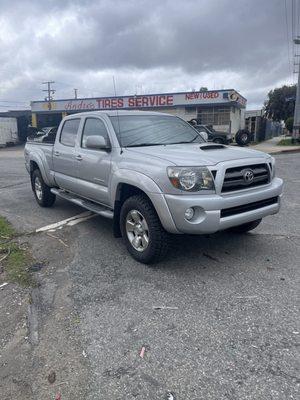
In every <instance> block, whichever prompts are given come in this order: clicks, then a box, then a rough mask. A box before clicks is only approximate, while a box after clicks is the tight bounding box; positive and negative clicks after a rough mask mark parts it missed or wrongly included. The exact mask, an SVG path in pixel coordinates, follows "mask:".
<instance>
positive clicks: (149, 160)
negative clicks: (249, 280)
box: [25, 111, 282, 263]
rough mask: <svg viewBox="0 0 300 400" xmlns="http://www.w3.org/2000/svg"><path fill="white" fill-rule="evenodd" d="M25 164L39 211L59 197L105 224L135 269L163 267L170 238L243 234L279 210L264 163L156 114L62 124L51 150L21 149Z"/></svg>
mask: <svg viewBox="0 0 300 400" xmlns="http://www.w3.org/2000/svg"><path fill="white" fill-rule="evenodd" d="M25 162H26V168H27V170H28V172H29V174H30V179H31V186H32V190H33V193H34V196H35V198H36V201H37V203H38V204H39V205H40V206H42V207H51V206H53V204H54V202H55V198H56V196H59V197H61V198H63V199H66V200H68V201H70V202H73V203H75V204H78V205H81V206H82V207H84V208H86V209H88V210H91V211H93V212H95V213H97V214H99V215H102V216H104V217H107V218H111V219H112V220H113V227H114V234H115V236H116V237H119V236H122V237H123V240H124V243H125V245H126V247H127V249H128V251H129V253H130V254H131V255H132V256H133V257H134V258H135V259H136V260H137V261H139V262H142V263H153V262H157V261H159V260H160V259H161V258H163V256H164V255H165V254H166V252H167V250H168V246H169V243H170V237H171V236H170V234H206V233H213V232H217V231H220V230H225V229H229V230H230V231H231V232H232V231H233V232H247V231H250V230H252V229H254V228H255V227H257V226H258V225H259V223H260V222H261V220H262V218H263V217H266V216H267V215H271V214H276V213H277V212H278V211H279V208H280V198H281V193H282V180H281V179H279V178H277V177H275V160H274V158H273V157H271V156H270V155H268V154H265V153H262V152H259V151H255V150H251V149H244V148H239V147H233V146H230V147H227V146H225V145H222V144H215V143H207V142H206V141H205V140H204V139H203V138H202V136H201V134H200V133H199V132H198V131H197V130H195V129H194V128H193V127H192V126H191V125H189V124H188V123H186V122H185V121H183V120H182V119H180V118H179V117H175V116H173V115H168V114H164V113H154V112H142V111H94V112H85V113H79V114H73V115H69V116H67V117H65V118H64V119H63V120H62V122H61V123H60V125H59V128H58V131H57V135H56V139H55V143H54V145H50V144H48V143H42V142H36V141H27V143H26V146H25Z"/></svg>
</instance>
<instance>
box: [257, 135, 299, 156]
mask: <svg viewBox="0 0 300 400" xmlns="http://www.w3.org/2000/svg"><path fill="white" fill-rule="evenodd" d="M284 138H285V136H284V135H282V136H277V137H273V138H272V139H269V140H266V141H264V142H261V143H259V144H254V145H251V144H250V146H249V147H251V149H254V150H260V151H264V152H265V153H269V154H280V153H297V152H300V145H299V146H277V143H279V142H280V140H281V139H284Z"/></svg>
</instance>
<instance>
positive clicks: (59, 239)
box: [47, 232, 69, 247]
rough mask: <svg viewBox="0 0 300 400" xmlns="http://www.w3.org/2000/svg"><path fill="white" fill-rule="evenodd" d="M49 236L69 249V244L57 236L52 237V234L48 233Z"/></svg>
mask: <svg viewBox="0 0 300 400" xmlns="http://www.w3.org/2000/svg"><path fill="white" fill-rule="evenodd" d="M47 236H50V237H52V238H53V239H57V240H58V241H59V242H60V243H61V244H63V245H64V246H65V247H69V246H68V245H67V243H65V242H64V241H63V240H62V239H61V238H59V237H58V236H55V235H51V233H49V232H48V233H47Z"/></svg>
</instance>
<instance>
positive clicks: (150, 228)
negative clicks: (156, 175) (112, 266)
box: [120, 195, 170, 264]
mask: <svg viewBox="0 0 300 400" xmlns="http://www.w3.org/2000/svg"><path fill="white" fill-rule="evenodd" d="M120 229H121V232H122V237H123V240H124V242H125V245H126V248H127V250H128V252H129V253H130V254H131V255H132V257H133V258H134V259H135V260H137V261H138V262H141V263H143V264H153V263H157V262H158V261H160V260H162V259H163V258H164V256H165V255H166V253H167V252H168V249H169V243H170V238H169V234H168V233H167V232H166V231H165V230H164V228H163V227H162V225H161V222H160V220H159V218H158V215H157V213H156V211H155V209H154V207H153V205H152V203H151V202H150V200H149V199H148V198H147V197H146V196H144V195H134V196H132V197H129V198H128V199H127V200H126V201H125V202H124V204H123V205H122V208H121V214H120Z"/></svg>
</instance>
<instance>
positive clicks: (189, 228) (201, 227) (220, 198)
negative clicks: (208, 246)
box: [164, 178, 283, 234]
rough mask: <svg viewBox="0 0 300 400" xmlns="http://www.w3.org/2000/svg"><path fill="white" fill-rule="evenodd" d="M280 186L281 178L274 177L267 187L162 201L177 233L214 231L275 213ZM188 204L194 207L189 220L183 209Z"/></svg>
mask: <svg viewBox="0 0 300 400" xmlns="http://www.w3.org/2000/svg"><path fill="white" fill-rule="evenodd" d="M282 187H283V182H282V179H280V178H274V179H273V180H272V182H271V183H270V184H268V185H267V186H262V187H256V188H253V189H252V190H244V191H240V192H235V193H230V194H226V195H218V194H214V195H199V196H195V195H178V196H177V195H165V200H166V202H167V205H168V208H169V211H170V214H171V217H172V220H173V221H172V222H173V223H174V224H175V226H176V229H177V231H178V233H188V234H204V233H214V232H217V231H220V230H224V229H227V228H231V227H233V226H238V225H242V224H244V223H247V222H251V221H254V220H257V219H260V218H263V217H266V216H267V215H272V214H276V213H278V211H279V209H280V199H281V195H282ZM273 198H276V199H275V203H273V204H270V205H266V206H263V207H261V206H258V207H257V208H255V209H252V210H251V211H246V212H241V211H239V212H238V213H236V214H235V213H234V212H233V215H230V216H224V217H222V216H221V210H225V209H229V208H233V207H239V206H242V205H247V204H249V203H257V202H260V201H263V200H267V199H273ZM189 207H193V208H194V209H195V215H194V217H193V219H192V220H191V221H188V220H186V219H185V216H184V213H185V210H186V209H187V208H189ZM223 214H224V212H223ZM225 214H226V213H225ZM164 225H165V224H164ZM165 227H166V226H165ZM167 230H168V229H167Z"/></svg>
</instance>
